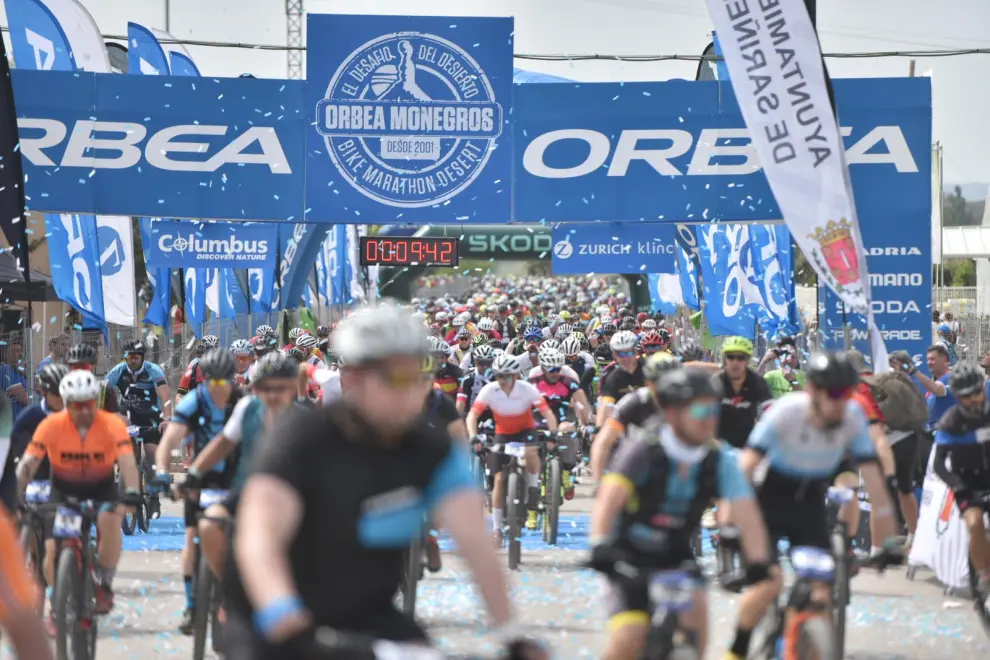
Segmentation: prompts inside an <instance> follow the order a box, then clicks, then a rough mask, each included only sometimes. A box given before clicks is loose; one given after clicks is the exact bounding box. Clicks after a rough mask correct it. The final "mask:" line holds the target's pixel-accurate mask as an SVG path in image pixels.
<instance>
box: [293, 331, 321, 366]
mask: <svg viewBox="0 0 990 660" xmlns="http://www.w3.org/2000/svg"><path fill="white" fill-rule="evenodd" d="M295 347H296V348H298V349H299V350H300V351H302V361H303V362H305V363H307V364H311V365H313V366H314V367H318V368H320V369H326V367H327V363H326V362H324V361H323V359H322V358H320V357H319V356H317V355H316V350H317V349H316V337H314V336H313V335H311V334H309V333H306V334H302V335H299V336H298V337H296V346H295Z"/></svg>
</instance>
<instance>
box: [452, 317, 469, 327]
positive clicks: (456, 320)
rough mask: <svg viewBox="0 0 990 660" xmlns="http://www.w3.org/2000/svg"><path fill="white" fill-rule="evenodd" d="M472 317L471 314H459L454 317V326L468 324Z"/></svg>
mask: <svg viewBox="0 0 990 660" xmlns="http://www.w3.org/2000/svg"><path fill="white" fill-rule="evenodd" d="M470 318H471V315H470V314H458V315H457V316H455V317H454V327H459V326H462V325H464V324H466V323H467V322H468V319H470Z"/></svg>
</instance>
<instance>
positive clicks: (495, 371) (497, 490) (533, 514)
mask: <svg viewBox="0 0 990 660" xmlns="http://www.w3.org/2000/svg"><path fill="white" fill-rule="evenodd" d="M520 359H526V358H525V357H522V356H511V355H508V354H505V353H503V354H502V355H500V356H498V357H497V358H495V361H494V362H493V363H492V375H494V376H495V381H494V382H491V383H488V384H487V385H485V386H484V387H483V388H481V391H480V392H478V396H477V398H476V399H475V400H474V403H473V404H472V405H471V411H470V412H469V413H468V416H467V420H466V422H467V430H468V435H469V436H470V437H471V441H472V442H476V441H477V438H478V421H479V420H480V419H481V415H482V414H483V413H484V412H485V411H486V410H487V409H489V408H490V409H491V411H492V417H494V418H495V442H496V443H497V444H499V445H503V446H504V445H506V444H509V443H522V444H525V445H526V473H527V481H526V485H527V488H528V508H529V516H528V518H527V520H526V526H527V527H529V528H531V529H536V526H537V508H538V506H539V503H540V472H541V470H542V466H541V465H540V456H539V453H538V451H537V449H538V447H537V445H536V444H535V443H534V441H535V440H536V437H535V435H534V434H533V431H534V430H535V429H536V422H535V420H534V419H533V410H534V409H535V410H536V411H537V412H539V413H540V415H542V417H543V419H544V420H545V421H546V424H547V429H548V430H549V431H550V433H556V432H557V418H556V417H554V414H553V412H552V411H551V410H550V406H548V405H547V402H546V401H545V400H544V399H543V395H542V394H540V391H539V390H538V389H536V388H535V387H534V386H533V385H532V384H530V383H528V382H526V381H524V380H519V376H520V368H519V360H520ZM491 461H492V463H491V465H490V467H491V470H492V472H493V473H494V474H495V483H494V487H493V489H492V527H493V529H494V532H495V539H496V541H497V542H498V543H499V544H501V543H502V522H503V515H504V511H503V509H502V502H503V501H504V497H505V474H504V472H503V468H504V467H505V465H506V464H508V461H509V457H508V455H506V454H503V453H500V452H493V453H492V454H491Z"/></svg>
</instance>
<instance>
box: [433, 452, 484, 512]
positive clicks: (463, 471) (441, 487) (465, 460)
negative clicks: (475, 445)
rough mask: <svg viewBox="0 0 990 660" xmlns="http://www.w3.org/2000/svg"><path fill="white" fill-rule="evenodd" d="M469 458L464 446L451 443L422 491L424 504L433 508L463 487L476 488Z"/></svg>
mask: <svg viewBox="0 0 990 660" xmlns="http://www.w3.org/2000/svg"><path fill="white" fill-rule="evenodd" d="M470 465H471V459H470V457H469V456H468V451H467V449H466V448H464V447H462V446H461V445H459V444H451V446H450V451H449V452H448V453H447V456H446V458H444V459H443V460H442V461H441V462H440V464H439V465H437V466H436V468H434V470H433V476H432V477H431V478H430V483H429V484H428V485H427V486H426V491H425V492H424V493H423V495H424V499H425V502H426V506H427V507H428V508H429V509H434V508H436V507H437V506H439V504H440V503H441V502H442V501H443V500H445V499H446V498H448V497H450V496H451V495H453V494H454V493H456V492H458V491H460V490H462V489H464V488H472V489H476V488H477V482H476V481H475V479H474V477H472V476H471V469H470V467H469V466H470Z"/></svg>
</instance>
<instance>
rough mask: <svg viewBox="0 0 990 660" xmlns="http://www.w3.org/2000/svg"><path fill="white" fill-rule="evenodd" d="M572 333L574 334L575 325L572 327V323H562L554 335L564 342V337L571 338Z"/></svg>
mask: <svg viewBox="0 0 990 660" xmlns="http://www.w3.org/2000/svg"><path fill="white" fill-rule="evenodd" d="M572 332H574V326H573V325H571V324H570V323H561V324H560V326H559V327H558V328H557V332H556V334H554V337H556V338H557V339H560V340H563V339H564V337H567V336H569V335H570V334H571V333H572Z"/></svg>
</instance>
